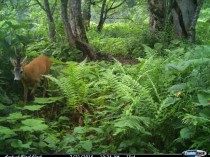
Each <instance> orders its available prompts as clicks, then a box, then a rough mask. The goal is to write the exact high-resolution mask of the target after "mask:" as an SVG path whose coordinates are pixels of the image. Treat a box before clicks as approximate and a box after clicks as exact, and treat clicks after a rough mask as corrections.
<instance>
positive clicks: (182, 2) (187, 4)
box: [172, 0, 197, 39]
mask: <svg viewBox="0 0 210 157" xmlns="http://www.w3.org/2000/svg"><path fill="white" fill-rule="evenodd" d="M196 6H197V1H196V0H175V2H174V7H173V9H172V12H173V25H174V29H175V34H176V35H177V36H178V37H179V38H185V39H187V38H188V31H189V28H190V25H191V22H192V19H193V17H194V14H195V10H196Z"/></svg>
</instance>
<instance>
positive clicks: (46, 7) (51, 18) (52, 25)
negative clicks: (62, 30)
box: [36, 0, 57, 42]
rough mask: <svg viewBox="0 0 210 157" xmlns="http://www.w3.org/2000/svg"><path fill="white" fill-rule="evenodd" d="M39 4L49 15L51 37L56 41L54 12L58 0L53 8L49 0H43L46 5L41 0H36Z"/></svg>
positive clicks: (52, 40)
mask: <svg viewBox="0 0 210 157" xmlns="http://www.w3.org/2000/svg"><path fill="white" fill-rule="evenodd" d="M36 2H37V4H38V5H39V6H40V7H41V9H42V10H44V11H45V13H46V15H47V20H48V30H49V38H50V40H51V42H55V41H56V31H55V22H54V18H53V12H54V9H55V6H56V3H57V0H55V3H54V7H53V8H52V9H51V8H50V4H49V1H48V0H43V2H44V5H42V4H41V3H40V2H39V0H36Z"/></svg>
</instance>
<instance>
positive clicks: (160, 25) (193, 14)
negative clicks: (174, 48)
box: [148, 0, 204, 41]
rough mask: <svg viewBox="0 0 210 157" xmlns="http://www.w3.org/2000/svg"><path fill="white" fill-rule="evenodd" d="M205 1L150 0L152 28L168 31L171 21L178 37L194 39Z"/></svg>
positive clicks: (158, 30)
mask: <svg viewBox="0 0 210 157" xmlns="http://www.w3.org/2000/svg"><path fill="white" fill-rule="evenodd" d="M169 1H170V3H169ZM203 1H204V0H200V1H199V4H197V0H166V1H162V0H148V4H149V12H150V28H152V30H154V31H157V32H160V31H166V30H165V29H166V28H168V27H167V25H168V22H169V23H170V24H171V25H172V26H173V27H171V28H173V30H171V32H172V31H173V32H174V34H175V36H176V37H177V38H180V39H189V40H190V41H194V40H195V25H196V22H197V19H198V15H199V12H200V9H201V6H202V4H203ZM169 4H170V5H169ZM170 15H171V16H170Z"/></svg>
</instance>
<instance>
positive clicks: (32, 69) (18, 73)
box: [10, 50, 51, 105]
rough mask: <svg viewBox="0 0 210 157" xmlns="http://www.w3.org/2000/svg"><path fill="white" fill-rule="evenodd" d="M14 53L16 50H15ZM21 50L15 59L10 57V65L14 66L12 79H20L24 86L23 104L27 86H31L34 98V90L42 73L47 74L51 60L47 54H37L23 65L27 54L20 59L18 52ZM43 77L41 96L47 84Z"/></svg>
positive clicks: (25, 100)
mask: <svg viewBox="0 0 210 157" xmlns="http://www.w3.org/2000/svg"><path fill="white" fill-rule="evenodd" d="M15 53H16V52H15ZM21 53H22V50H21V51H20V52H19V53H18V54H17V53H16V57H17V59H16V60H14V59H12V58H10V61H11V63H12V65H13V66H14V75H15V78H14V80H21V81H22V83H23V87H24V105H25V104H27V97H28V88H29V87H32V91H31V93H30V94H31V96H32V97H33V99H34V94H35V90H36V88H37V86H38V84H39V82H40V78H41V76H42V75H48V74H49V72H50V66H51V61H50V59H49V58H48V57H47V56H39V57H37V58H35V59H34V60H32V61H31V62H30V63H28V64H26V65H25V62H26V59H27V56H26V57H25V58H24V59H23V60H22V61H20V54H21ZM44 79H45V83H44V84H45V87H44V91H43V97H44V96H45V93H46V87H47V85H48V79H47V78H44Z"/></svg>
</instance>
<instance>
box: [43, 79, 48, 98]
mask: <svg viewBox="0 0 210 157" xmlns="http://www.w3.org/2000/svg"><path fill="white" fill-rule="evenodd" d="M48 84H49V80H48V79H47V78H44V90H43V97H45V95H46V89H47V87H48Z"/></svg>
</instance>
